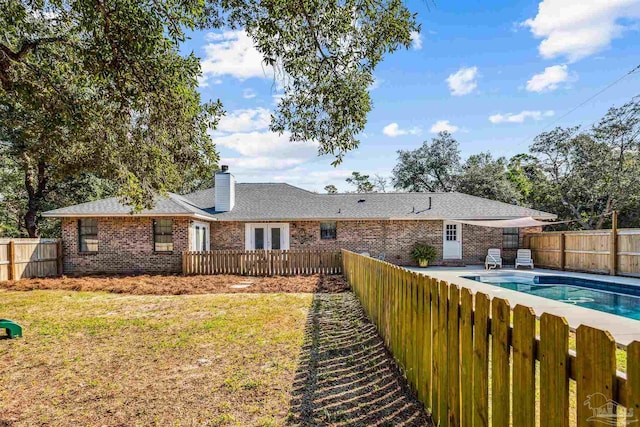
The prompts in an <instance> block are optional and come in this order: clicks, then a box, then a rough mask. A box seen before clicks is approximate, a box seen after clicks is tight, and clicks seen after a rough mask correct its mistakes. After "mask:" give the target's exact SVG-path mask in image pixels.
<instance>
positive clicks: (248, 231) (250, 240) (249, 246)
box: [244, 222, 289, 251]
mask: <svg viewBox="0 0 640 427" xmlns="http://www.w3.org/2000/svg"><path fill="white" fill-rule="evenodd" d="M256 228H264V229H265V236H264V238H265V245H264V247H265V249H264V250H271V229H273V228H280V250H285V251H286V250H289V223H286V222H249V223H246V224H245V225H244V249H245V250H247V251H254V250H255V241H254V240H255V229H256Z"/></svg>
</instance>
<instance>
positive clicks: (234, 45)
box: [200, 30, 274, 80]
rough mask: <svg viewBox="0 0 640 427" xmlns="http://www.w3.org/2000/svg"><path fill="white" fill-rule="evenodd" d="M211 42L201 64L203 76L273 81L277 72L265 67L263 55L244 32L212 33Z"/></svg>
mask: <svg viewBox="0 0 640 427" xmlns="http://www.w3.org/2000/svg"><path fill="white" fill-rule="evenodd" d="M207 40H209V41H210V42H211V43H208V44H207V45H205V47H204V51H205V58H204V59H203V60H202V61H201V63H200V65H201V67H202V74H203V76H205V77H207V76H223V75H230V76H233V77H235V78H238V79H240V80H245V79H248V78H251V77H259V78H273V76H274V70H273V68H271V67H269V66H267V65H265V64H264V63H263V57H262V54H261V53H260V52H258V50H257V49H256V48H255V47H254V44H253V40H252V39H251V37H249V35H248V34H247V33H246V32H245V31H244V30H236V31H224V32H222V33H209V34H207Z"/></svg>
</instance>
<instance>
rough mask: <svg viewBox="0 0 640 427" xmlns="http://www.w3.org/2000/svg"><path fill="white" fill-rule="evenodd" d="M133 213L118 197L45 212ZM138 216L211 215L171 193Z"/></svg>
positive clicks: (50, 214) (47, 214) (52, 214)
mask: <svg viewBox="0 0 640 427" xmlns="http://www.w3.org/2000/svg"><path fill="white" fill-rule="evenodd" d="M130 214H131V207H130V206H126V205H123V204H122V203H120V201H119V199H118V198H117V197H111V198H109V199H102V200H96V201H94V202H87V203H81V204H79V205H73V206H68V207H66V208H60V209H54V210H51V211H47V212H44V213H43V214H42V215H43V216H45V217H65V216H67V217H68V216H125V215H130ZM136 215H137V216H150V215H174V216H203V217H209V216H210V215H209V214H208V213H206V212H204V211H202V210H201V209H198V208H197V207H196V206H194V205H193V203H191V202H189V201H188V200H186V199H185V198H184V197H183V196H179V195H177V194H173V193H169V194H168V197H158V198H157V199H156V203H155V206H154V207H153V209H147V210H143V211H142V212H140V213H138V214H136Z"/></svg>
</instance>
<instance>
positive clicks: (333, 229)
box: [320, 221, 338, 240]
mask: <svg viewBox="0 0 640 427" xmlns="http://www.w3.org/2000/svg"><path fill="white" fill-rule="evenodd" d="M337 235H338V225H337V223H336V222H335V221H334V222H321V223H320V238H321V239H322V240H331V239H335V238H336V237H337Z"/></svg>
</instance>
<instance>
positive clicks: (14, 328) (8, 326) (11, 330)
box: [0, 319, 22, 338]
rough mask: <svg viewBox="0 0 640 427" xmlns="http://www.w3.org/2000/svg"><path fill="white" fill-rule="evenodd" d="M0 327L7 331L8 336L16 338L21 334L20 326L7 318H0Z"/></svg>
mask: <svg viewBox="0 0 640 427" xmlns="http://www.w3.org/2000/svg"><path fill="white" fill-rule="evenodd" d="M0 329H4V330H5V331H7V335H9V338H18V337H21V336H22V326H20V325H18V324H17V323H16V322H14V321H12V320H9V319H0Z"/></svg>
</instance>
